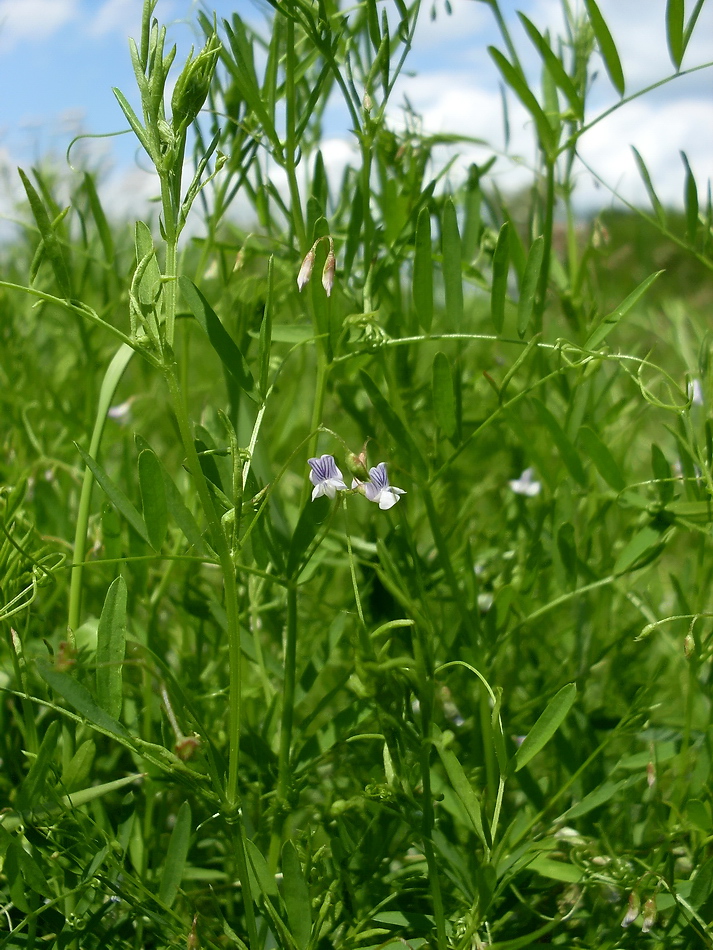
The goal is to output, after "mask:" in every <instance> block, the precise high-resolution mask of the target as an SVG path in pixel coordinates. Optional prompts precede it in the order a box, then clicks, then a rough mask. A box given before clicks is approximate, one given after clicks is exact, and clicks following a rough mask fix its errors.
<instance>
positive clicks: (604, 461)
mask: <svg viewBox="0 0 713 950" xmlns="http://www.w3.org/2000/svg"><path fill="white" fill-rule="evenodd" d="M577 440H578V441H579V442H580V443H581V445H582V448H583V449H584V451H585V452H586V453H587V455H588V456H589V457H590V459H591V460H592V462H594V467H595V468H596V470H597V471H598V472H599V474H600V475H601V476H602V478H603V479H604V481H605V482H606V483H607V485H609V486H611V488H613V489H614V491H617V492H619V491H623V490H624V489H625V488H626V482H625V481H624V476H623V475H622V474H621V471H620V470H619V466H618V465H617V464H616V461H615V459H614V456H613V455H612V454H611V452H610V451H609V448H608V447H607V446H606V445H605V444H604V442H602V440H601V439H600V438H599V436H598V435H597V433H596V432H595V431H594V429H590V428H589V426H582V428H581V429H580V430H579V432H578V433H577Z"/></svg>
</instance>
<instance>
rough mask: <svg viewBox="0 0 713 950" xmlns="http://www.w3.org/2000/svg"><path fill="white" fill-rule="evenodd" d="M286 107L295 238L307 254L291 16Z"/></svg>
mask: <svg viewBox="0 0 713 950" xmlns="http://www.w3.org/2000/svg"><path fill="white" fill-rule="evenodd" d="M285 43H286V45H285V50H286V52H285V107H286V110H287V115H286V120H287V140H286V142H285V171H286V173H287V182H288V186H289V189H290V204H291V208H292V224H293V226H294V229H295V236H296V237H297V243H298V244H299V247H300V253H301V254H306V253H307V233H306V230H305V223H304V218H303V216H302V202H301V200H300V189H299V185H298V183H297V175H296V173H295V170H296V167H297V165H296V163H295V153H296V151H297V141H296V136H295V113H296V109H297V103H296V100H295V23H294V20H293V19H292V17H291V16H288V17H287V30H286V37H285Z"/></svg>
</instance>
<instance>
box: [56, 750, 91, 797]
mask: <svg viewBox="0 0 713 950" xmlns="http://www.w3.org/2000/svg"><path fill="white" fill-rule="evenodd" d="M96 751H97V746H96V743H95V742H94V740H93V739H85V740H84V742H83V743H82V744H81V745H80V746H79V748H78V749H77V751H76V752H75V753H74V755H73V756H72V758H71V759H70V761H69V764H68V765H67V767H66V769H65V770H64V771H63V772H62V778H61V779H60V787H61V788H63V789H65V790H66V791H67V792H73V791H74V790H75V789H77V788H81V786H82V785H84V784H85V782H87V781H88V779H89V773H90V772H91V769H92V763H93V762H94V756H95V755H96Z"/></svg>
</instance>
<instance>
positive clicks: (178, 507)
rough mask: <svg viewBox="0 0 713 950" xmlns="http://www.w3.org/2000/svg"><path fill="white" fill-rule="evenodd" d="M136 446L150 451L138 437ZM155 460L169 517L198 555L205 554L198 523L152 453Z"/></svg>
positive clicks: (206, 549) (136, 437)
mask: <svg viewBox="0 0 713 950" xmlns="http://www.w3.org/2000/svg"><path fill="white" fill-rule="evenodd" d="M135 439H136V445H137V446H138V448H139V451H140V452H141V451H143V450H144V449H150V450H151V451H153V450H152V449H151V446H150V445H149V443H148V442H147V441H146V439H144V438H143V437H142V436H140V435H136V436H135ZM154 455H155V457H156V460H157V461H158V464H159V467H160V469H161V477H162V479H163V490H164V493H165V495H166V506H167V508H168V512H169V514H170V515H171V517H172V518H173V519H174V521H175V522H176V524H177V525H178V527H179V528H180V529H181V531H182V532H183V535H184V537H185V538H186V540H187V541H188V543H189V544H191V545H192V546H193V547H194V548H195V549H196V551H197V553H198V554H206V553H207V552H208V551H209V550H210V548H209V546H208V544H207V542H206V541H205V539H204V538H203V535H202V533H201V529H200V528H199V526H198V522H197V521H196V519H195V517H194V516H193V512H192V511H191V510H190V508H188V506H187V505H186V503H185V502H184V500H183V497H182V495H181V493H180V491H179V490H178V488H177V487H176V484H175V482H174V481H173V479H172V478H171V476H170V475H169V473H168V469H167V468H166V467H165V465H164V464H163V462H162V461H161V459H160V458H159V457H158V456H157V455H156V454H155V453H154Z"/></svg>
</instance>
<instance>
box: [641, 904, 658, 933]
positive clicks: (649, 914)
mask: <svg viewBox="0 0 713 950" xmlns="http://www.w3.org/2000/svg"><path fill="white" fill-rule="evenodd" d="M655 923H656V901H655V900H654V899H653V897H650V898H649V899H648V900H647V901H646V903H645V904H644V922H643V924H642V927H641V932H642V934H647V933H648V932H649V931H650V930H651V929H652V927H653V926H654V924H655Z"/></svg>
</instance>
